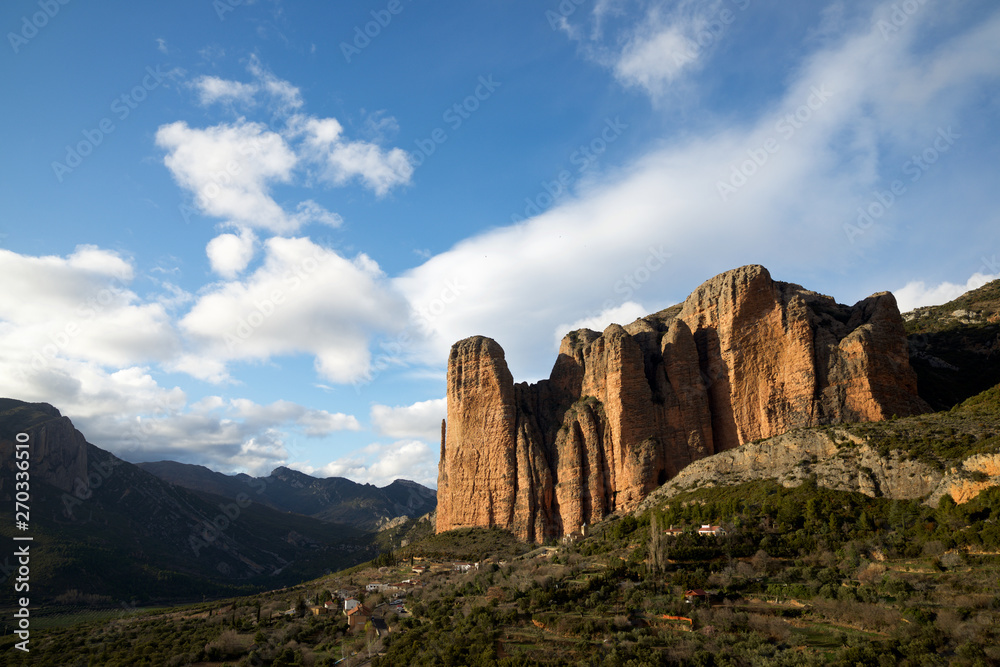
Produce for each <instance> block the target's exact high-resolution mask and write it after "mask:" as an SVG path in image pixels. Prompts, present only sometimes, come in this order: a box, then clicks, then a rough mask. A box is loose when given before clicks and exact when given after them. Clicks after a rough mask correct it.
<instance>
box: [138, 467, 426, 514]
mask: <svg viewBox="0 0 1000 667" xmlns="http://www.w3.org/2000/svg"><path fill="white" fill-rule="evenodd" d="M137 465H138V466H139V467H140V468H142V469H143V470H145V471H146V472H149V473H152V474H154V475H156V476H157V477H159V478H160V479H162V480H164V481H167V482H170V483H171V484H176V485H177V486H182V487H184V488H186V489H190V490H192V491H199V492H206V493H214V494H216V495H220V496H224V497H226V498H236V497H237V495H239V494H241V493H253V494H254V498H255V500H256V501H257V502H260V503H262V504H264V505H266V506H268V507H271V508H273V509H276V510H279V511H281V512H294V513H295V514H302V515H305V516H310V517H313V518H315V519H319V520H321V521H328V522H332V523H342V524H347V525H350V526H354V527H355V528H359V529H362V530H377V529H379V528H380V527H382V526H384V525H385V524H387V523H388V522H390V521H392V520H393V519H396V518H399V517H409V518H415V517H419V516H423V515H424V514H427V513H428V512H432V511H434V508H435V507H436V506H437V494H436V492H435V491H434V490H433V489H428V488H427V487H426V486H422V485H420V484H417V483H416V482H411V481H408V480H405V479H398V480H396V481H394V482H393V483H392V484H389V485H388V486H385V487H383V488H378V487H375V486H372V485H371V484H358V483H357V482H352V481H351V480H349V479H344V478H343V477H329V478H327V479H317V478H315V477H311V476H309V475H307V474H305V473H302V472H299V471H297V470H292V469H290V468H285V467H280V468H275V469H274V470H273V471H272V472H271V474H270V475H268V476H267V477H251V476H249V475H245V474H239V475H224V474H222V473H218V472H214V471H212V470H209V469H208V468H205V467H204V466H197V465H190V464H185V463H176V462H174V461H159V462H156V463H139V464H137Z"/></svg>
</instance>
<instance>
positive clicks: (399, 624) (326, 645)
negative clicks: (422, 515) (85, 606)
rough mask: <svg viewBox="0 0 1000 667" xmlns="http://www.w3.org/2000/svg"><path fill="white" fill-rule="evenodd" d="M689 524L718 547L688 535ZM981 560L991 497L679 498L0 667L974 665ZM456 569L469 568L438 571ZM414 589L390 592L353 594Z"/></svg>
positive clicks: (994, 606)
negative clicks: (556, 538) (353, 611)
mask: <svg viewBox="0 0 1000 667" xmlns="http://www.w3.org/2000/svg"><path fill="white" fill-rule="evenodd" d="M705 523H712V524H719V525H721V526H724V527H725V530H726V532H725V533H724V534H721V535H719V536H717V537H702V536H699V535H697V534H696V533H695V529H696V528H697V527H698V526H699V525H701V524H705ZM671 525H673V526H677V527H681V528H682V529H683V530H682V532H681V534H679V535H677V536H672V537H671V536H668V535H667V534H666V527H668V526H671ZM998 549H1000V489H995V490H992V491H989V492H987V493H984V494H981V495H980V496H979V497H978V498H977V499H975V500H974V501H971V502H969V503H966V504H965V505H963V506H960V507H956V506H955V505H953V504H948V503H943V504H942V505H941V506H940V507H938V508H930V507H927V506H925V505H920V504H917V503H913V502H908V501H898V500H889V499H884V498H869V497H866V496H864V495H862V494H860V493H851V492H845V491H832V490H824V489H820V488H817V487H816V486H815V485H813V484H809V483H807V484H803V485H800V486H799V487H796V488H791V489H786V488H783V487H781V486H779V485H777V484H774V483H772V482H753V483H746V484H741V485H738V486H734V487H720V488H711V489H708V488H706V489H700V490H697V491H694V492H686V493H683V494H681V495H678V496H676V497H674V498H672V499H671V500H669V501H668V502H665V503H664V504H662V505H660V506H657V507H655V508H652V509H651V510H648V511H645V512H642V513H639V514H637V515H636V516H627V517H624V518H613V519H609V520H607V521H604V522H602V523H600V524H598V525H596V526H594V528H593V530H592V531H590V533H589V534H588V535H587V536H585V537H582V538H579V539H577V540H573V541H565V542H564V543H561V544H558V545H552V546H548V547H540V548H533V547H532V546H531V545H528V544H525V543H523V542H519V541H518V540H516V538H515V537H514V536H513V535H511V534H510V533H509V532H507V531H503V530H501V529H496V528H494V529H461V530H457V531H451V532H447V533H443V534H439V535H436V536H433V537H431V538H428V539H426V540H423V541H421V542H419V543H417V544H414V545H412V546H411V547H410V548H408V549H406V550H404V551H403V552H402V553H400V554H397V556H399V558H386V557H380V558H379V562H378V563H377V564H376V563H371V564H368V565H365V566H359V567H355V568H351V569H350V570H346V571H343V572H338V573H335V574H332V575H330V576H327V577H323V578H321V579H318V580H315V581H312V582H308V583H305V584H303V585H300V586H295V587H292V588H288V589H283V590H277V591H271V592H268V593H260V594H257V595H253V596H246V597H240V598H234V599H232V600H225V601H218V602H214V603H208V604H196V605H192V606H187V607H181V608H175V609H169V610H162V611H156V610H154V611H149V612H144V613H143V612H138V611H132V610H126V611H124V612H119V613H117V614H115V615H113V616H112V617H110V618H107V619H104V620H94V621H91V622H88V623H83V624H79V625H74V626H68V627H45V628H40V629H39V630H37V631H36V632H34V633H33V638H32V642H33V643H32V651H33V652H32V655H31V656H30V659H29V658H28V657H27V656H24V655H22V654H19V653H18V652H16V651H11V650H10V645H11V644H12V643H13V641H14V640H15V638H14V637H10V636H7V637H4V638H3V639H2V640H0V651H4V655H5V656H8V657H9V661H8V663H7V664H10V665H20V664H43V665H48V664H52V665H55V664H58V665H61V666H66V667H77V666H80V667H84V666H86V665H89V664H93V661H94V660H97V661H99V664H102V665H127V664H143V661H150V660H151V664H168V665H178V666H180V665H189V664H192V665H193V664H214V665H221V664H223V662H224V661H228V664H233V665H235V664H246V665H272V666H286V665H317V666H320V665H332V664H340V665H343V666H344V667H353V666H358V665H374V666H375V667H390V666H391V667H395V666H397V665H441V666H448V665H455V666H458V665H461V666H468V667H477V666H486V665H501V666H506V667H531V666H535V665H565V666H569V665H580V664H587V665H594V666H597V667H620V666H621V665H642V666H652V667H656V666H660V665H663V666H666V665H684V666H688V665H690V666H692V667H693V666H695V665H758V664H777V665H823V664H838V665H839V664H845V665H848V664H849V665H872V666H880V665H887V664H892V665H901V666H903V667H917V666H918V665H925V664H935V665H937V664H942V665H943V664H954V665H976V664H986V665H990V664H997V663H998V662H1000V648H998V647H1000V630H998V628H1000V611H998V610H1000V583H998V582H1000V557H998V556H997V555H996V553H997V551H998ZM443 550H444V551H447V552H448V554H449V555H447V556H444V557H442V556H443V555H444V554H443ZM459 553H461V554H463V555H465V556H470V558H469V560H470V561H478V562H479V563H480V564H479V566H478V567H470V568H469V571H468V572H460V571H456V569H455V568H454V567H453V565H452V562H451V558H452V557H453V556H451V554H459ZM491 554H492V558H490V555H491ZM411 557H412V558H413V559H414V560H412V561H411ZM484 559H489V560H484ZM414 565H417V566H419V567H420V569H421V573H419V574H417V573H415V572H414V570H413V566H414ZM414 577H416V578H419V580H420V583H418V584H416V585H414V586H413V587H411V588H408V589H406V590H405V591H404V592H402V593H391V594H389V593H385V594H383V593H370V592H366V591H365V588H366V586H367V584H369V583H371V582H382V583H385V582H398V581H401V580H403V579H406V578H414ZM345 592H346V593H345ZM348 593H349V594H352V595H356V596H358V597H360V598H362V599H363V600H364V602H365V604H366V606H369V607H370V608H371V609H373V610H374V613H375V617H376V618H377V619H379V622H378V624H377V625H376V624H375V623H374V622H373V623H370V624H366V625H365V627H364V628H359V629H357V630H355V631H349V630H348V628H347V624H346V620H345V617H344V615H343V614H342V612H339V611H338V612H336V613H333V614H324V615H318V616H313V615H311V614H310V613H309V611H308V610H307V605H309V604H316V603H317V602H322V601H326V600H330V599H331V598H332V599H333V600H337V594H348ZM395 596H402V597H403V598H404V602H403V604H402V605H393V604H388V603H389V602H390V601H391V599H392V598H393V597H395ZM338 604H339V602H334V608H335V609H336V608H337V605H338ZM376 627H381V628H383V629H382V630H380V631H379V632H376ZM928 658H930V660H928Z"/></svg>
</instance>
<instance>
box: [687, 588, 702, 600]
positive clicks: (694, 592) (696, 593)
mask: <svg viewBox="0 0 1000 667" xmlns="http://www.w3.org/2000/svg"><path fill="white" fill-rule="evenodd" d="M684 597H686V598H690V597H705V591H703V590H701V589H700V588H692V589H691V590H689V591H688V592H687V593H685V594H684Z"/></svg>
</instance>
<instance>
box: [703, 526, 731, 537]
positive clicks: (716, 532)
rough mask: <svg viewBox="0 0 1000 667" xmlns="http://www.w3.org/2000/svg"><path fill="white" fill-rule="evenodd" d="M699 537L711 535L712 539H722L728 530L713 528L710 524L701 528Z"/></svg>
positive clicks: (718, 527)
mask: <svg viewBox="0 0 1000 667" xmlns="http://www.w3.org/2000/svg"><path fill="white" fill-rule="evenodd" d="M698 534H699V535H711V536H712V537H722V536H724V535H725V534H726V529H725V528H723V527H722V526H711V525H709V524H707V523H706V524H702V526H701V528H699V529H698Z"/></svg>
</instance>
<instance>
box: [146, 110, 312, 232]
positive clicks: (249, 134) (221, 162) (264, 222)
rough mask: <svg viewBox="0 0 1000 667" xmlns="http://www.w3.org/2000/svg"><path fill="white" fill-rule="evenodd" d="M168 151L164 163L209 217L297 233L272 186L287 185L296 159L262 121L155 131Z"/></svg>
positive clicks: (166, 127)
mask: <svg viewBox="0 0 1000 667" xmlns="http://www.w3.org/2000/svg"><path fill="white" fill-rule="evenodd" d="M156 144H157V146H159V147H160V148H163V149H165V150H167V151H168V154H167V156H166V157H165V158H164V164H166V166H167V168H168V169H170V172H171V173H172V174H173V176H174V178H175V179H176V180H177V182H178V184H179V185H181V187H183V188H185V189H186V190H188V191H190V192H191V193H192V194H193V195H194V198H195V205H196V206H197V207H198V208H199V209H200V210H201V211H203V212H205V213H207V214H208V215H211V216H215V217H218V218H223V219H224V220H226V221H228V222H232V223H235V224H241V225H246V226H248V227H253V228H260V229H266V230H269V231H272V232H275V233H279V234H281V233H289V232H294V231H296V230H297V227H298V223H297V222H296V221H295V220H294V219H292V218H290V216H288V215H287V214H286V213H285V211H284V210H282V208H281V207H280V206H279V205H278V204H277V203H276V202H275V201H274V199H272V198H271V195H270V189H271V186H272V185H274V184H277V183H288V182H289V181H291V178H292V170H293V169H294V167H295V164H296V161H297V158H296V156H295V153H294V151H292V149H291V148H289V146H288V145H287V144H286V143H285V140H284V139H283V138H282V137H281V136H280V135H278V134H276V133H274V132H271V131H270V130H268V129H267V128H266V127H265V126H264V125H262V124H260V123H251V122H246V121H237V122H236V123H234V124H232V125H226V124H222V125H215V126H213V127H209V128H207V129H196V128H191V127H188V125H187V123H185V122H183V121H177V122H174V123H171V124H169V125H164V126H162V127H160V128H159V130H157V132H156Z"/></svg>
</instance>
